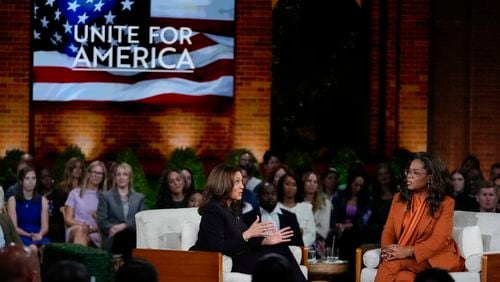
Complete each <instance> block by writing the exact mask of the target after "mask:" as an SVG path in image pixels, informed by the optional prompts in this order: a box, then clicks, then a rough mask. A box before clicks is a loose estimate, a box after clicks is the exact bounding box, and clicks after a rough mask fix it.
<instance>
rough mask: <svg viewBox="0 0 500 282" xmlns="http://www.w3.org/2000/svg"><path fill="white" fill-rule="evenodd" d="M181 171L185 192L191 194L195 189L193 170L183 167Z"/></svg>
mask: <svg viewBox="0 0 500 282" xmlns="http://www.w3.org/2000/svg"><path fill="white" fill-rule="evenodd" d="M181 173H182V175H184V180H185V181H186V187H187V194H188V195H191V194H193V193H194V191H196V187H194V179H193V172H192V171H191V169H189V168H187V167H185V168H183V169H181Z"/></svg>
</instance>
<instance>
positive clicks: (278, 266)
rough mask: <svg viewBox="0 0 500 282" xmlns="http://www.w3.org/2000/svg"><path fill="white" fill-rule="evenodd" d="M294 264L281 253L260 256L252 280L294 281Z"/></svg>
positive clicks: (254, 281)
mask: <svg viewBox="0 0 500 282" xmlns="http://www.w3.org/2000/svg"><path fill="white" fill-rule="evenodd" d="M291 270H292V266H291V265H290V262H289V261H288V260H287V259H286V258H285V257H283V256H282V255H279V254H267V255H264V256H262V257H261V258H259V260H258V261H257V264H256V265H255V269H254V271H253V274H252V282H292V281H294V280H293V276H292V271H291Z"/></svg>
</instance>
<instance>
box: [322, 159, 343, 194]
mask: <svg viewBox="0 0 500 282" xmlns="http://www.w3.org/2000/svg"><path fill="white" fill-rule="evenodd" d="M339 180H340V179H339V173H338V171H337V169H336V168H334V167H329V168H328V169H327V170H326V171H325V172H323V174H322V175H321V183H322V184H323V190H325V194H326V197H327V199H328V200H330V201H332V200H333V198H334V197H337V188H338V186H339Z"/></svg>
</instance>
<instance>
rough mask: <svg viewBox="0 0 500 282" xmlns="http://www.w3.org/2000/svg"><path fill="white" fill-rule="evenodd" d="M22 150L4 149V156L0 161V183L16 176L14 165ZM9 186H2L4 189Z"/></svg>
mask: <svg viewBox="0 0 500 282" xmlns="http://www.w3.org/2000/svg"><path fill="white" fill-rule="evenodd" d="M23 154H24V152H23V151H22V150H20V149H12V150H6V151H5V157H4V158H3V160H1V161H0V185H3V184H5V182H6V181H8V180H12V179H15V178H16V167H17V164H18V163H19V160H20V159H21V156H22V155H23ZM7 188H9V187H4V190H6V189H7Z"/></svg>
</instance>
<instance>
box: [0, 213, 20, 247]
mask: <svg viewBox="0 0 500 282" xmlns="http://www.w3.org/2000/svg"><path fill="white" fill-rule="evenodd" d="M0 228H1V229H2V232H3V236H4V239H5V245H6V246H7V245H9V244H11V243H16V244H21V245H22V244H23V242H22V241H21V238H20V237H19V234H17V231H16V227H14V224H13V223H12V220H11V219H10V217H9V216H8V215H6V214H3V213H0Z"/></svg>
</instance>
